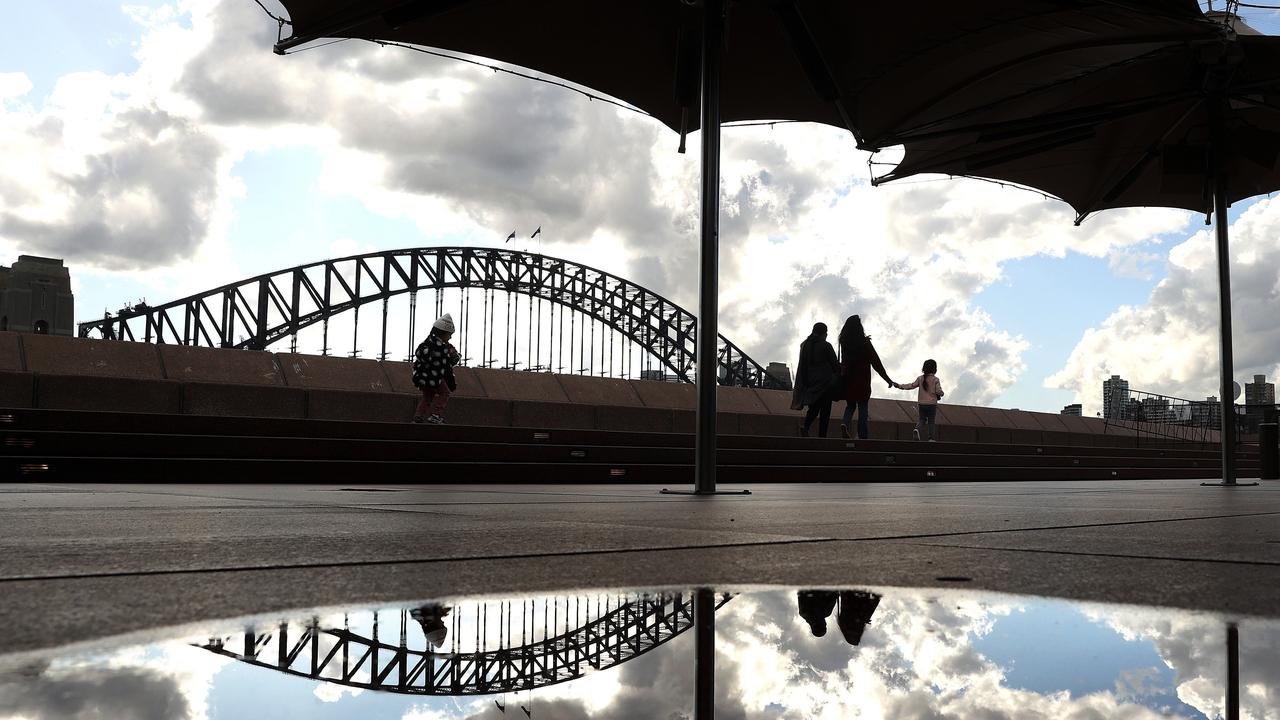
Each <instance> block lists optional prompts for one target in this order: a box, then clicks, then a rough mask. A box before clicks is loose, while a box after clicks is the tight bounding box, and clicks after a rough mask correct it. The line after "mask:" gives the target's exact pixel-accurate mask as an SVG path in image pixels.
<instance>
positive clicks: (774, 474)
mask: <svg viewBox="0 0 1280 720" xmlns="http://www.w3.org/2000/svg"><path fill="white" fill-rule="evenodd" d="M0 474H3V475H4V476H5V477H9V478H14V479H20V480H24V481H29V482H46V481H48V482H220V483H225V482H276V483H279V482H308V483H317V482H322V483H330V482H331V483H349V484H353V485H359V484H361V483H368V482H377V483H388V482H406V483H413V482H428V483H433V484H440V483H446V484H447V483H495V484H524V483H644V484H667V485H672V486H684V485H689V484H691V483H692V482H693V469H692V467H691V466H690V465H688V464H665V463H644V464H640V463H630V464H628V463H596V462H580V463H551V462H541V463H536V462H535V463H530V462H508V461H488V462H435V461H409V460H372V459H364V460H332V459H330V460H298V459H283V460H282V459H230V458H217V457H182V458H156V457H90V456H77V457H48V456H40V455H27V456H23V455H17V456H6V457H2V458H0ZM717 474H718V480H719V482H720V483H721V484H732V483H778V482H948V481H965V482H973V481H984V482H991V481H1028V480H1136V479H1195V478H1203V479H1212V478H1215V477H1217V470H1216V469H1215V468H1194V467H1180V468H1149V467H1125V466H1114V467H1046V468H1027V467H985V466H976V465H964V466H944V465H939V466H935V467H904V466H877V467H854V466H839V465H835V466H833V465H789V466H766V465H739V464H722V465H720V466H719V468H718V470H717ZM1241 475H1242V476H1244V477H1256V476H1257V472H1256V470H1252V469H1250V468H1243V469H1242V472H1241Z"/></svg>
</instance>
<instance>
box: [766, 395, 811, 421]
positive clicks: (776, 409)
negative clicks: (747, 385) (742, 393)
mask: <svg viewBox="0 0 1280 720" xmlns="http://www.w3.org/2000/svg"><path fill="white" fill-rule="evenodd" d="M756 397H758V398H760V402H761V403H763V404H764V407H765V409H766V410H768V411H769V414H770V415H790V416H793V417H799V418H800V419H804V410H792V409H791V391H790V390H756Z"/></svg>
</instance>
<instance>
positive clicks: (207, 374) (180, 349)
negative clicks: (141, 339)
mask: <svg viewBox="0 0 1280 720" xmlns="http://www.w3.org/2000/svg"><path fill="white" fill-rule="evenodd" d="M160 359H161V361H162V362H163V363H164V373H165V377H166V378H168V379H169V380H181V381H183V382H200V383H221V384H223V385H277V386H283V385H284V377H283V376H282V375H281V374H280V368H279V367H277V366H276V361H275V357H274V356H273V355H272V354H271V353H268V352H259V351H256V350H225V349H222V348H206V347H188V346H186V345H161V346H160Z"/></svg>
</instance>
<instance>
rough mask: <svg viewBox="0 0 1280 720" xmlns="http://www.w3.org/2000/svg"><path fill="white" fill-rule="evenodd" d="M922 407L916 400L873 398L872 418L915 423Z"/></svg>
mask: <svg viewBox="0 0 1280 720" xmlns="http://www.w3.org/2000/svg"><path fill="white" fill-rule="evenodd" d="M919 416H920V407H919V404H917V403H916V402H915V401H914V400H896V399H880V398H871V419H872V420H881V421H884V422H904V423H911V424H912V425H914V424H915V422H916V419H917V418H918V417H919Z"/></svg>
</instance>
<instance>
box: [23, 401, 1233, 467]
mask: <svg viewBox="0 0 1280 720" xmlns="http://www.w3.org/2000/svg"><path fill="white" fill-rule="evenodd" d="M0 428H11V429H14V430H33V431H34V430H48V431H83V432H100V431H103V430H114V431H127V432H129V433H133V434H139V435H149V434H150V435H223V436H232V437H245V436H252V437H260V438H308V439H313V440H315V439H374V440H410V441H416V440H424V439H430V440H440V441H451V442H471V441H484V442H494V443H504V444H508V445H520V444H538V443H555V444H561V445H592V446H594V445H609V446H631V447H675V448H689V447H692V446H693V436H692V434H688V433H646V432H621V431H605V430H574V429H557V428H512V427H490V426H459V425H442V426H431V425H414V424H411V423H377V422H350V421H332V420H297V419H280V418H232V417H206V416H192V415H153V414H141V413H106V412H88V411H70V410H29V409H13V410H0ZM717 445H718V447H721V448H725V449H761V450H764V449H769V450H808V451H831V452H841V453H843V452H844V451H847V450H849V449H856V450H869V451H876V452H899V451H902V450H904V449H906V448H911V451H912V452H922V453H928V452H935V453H959V452H963V453H974V454H987V455H1070V456H1075V457H1085V456H1096V457H1130V458H1131V457H1171V458H1188V459H1212V458H1215V457H1217V455H1218V450H1217V447H1216V446H1200V445H1198V444H1189V445H1187V446H1185V447H1182V448H1171V447H1166V446H1163V445H1161V446H1157V447H1144V446H1141V445H1138V444H1136V442H1135V444H1134V445H1133V446H1131V447H1118V446H1113V447H1096V446H1087V445H1019V444H993V443H950V442H939V443H916V442H911V441H899V440H874V439H871V440H852V441H849V440H837V439H818V438H800V437H794V438H788V437H777V436H746V435H722V436H719V437H718V438H717ZM1243 454H1244V455H1245V456H1247V455H1249V452H1244V453H1243Z"/></svg>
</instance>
